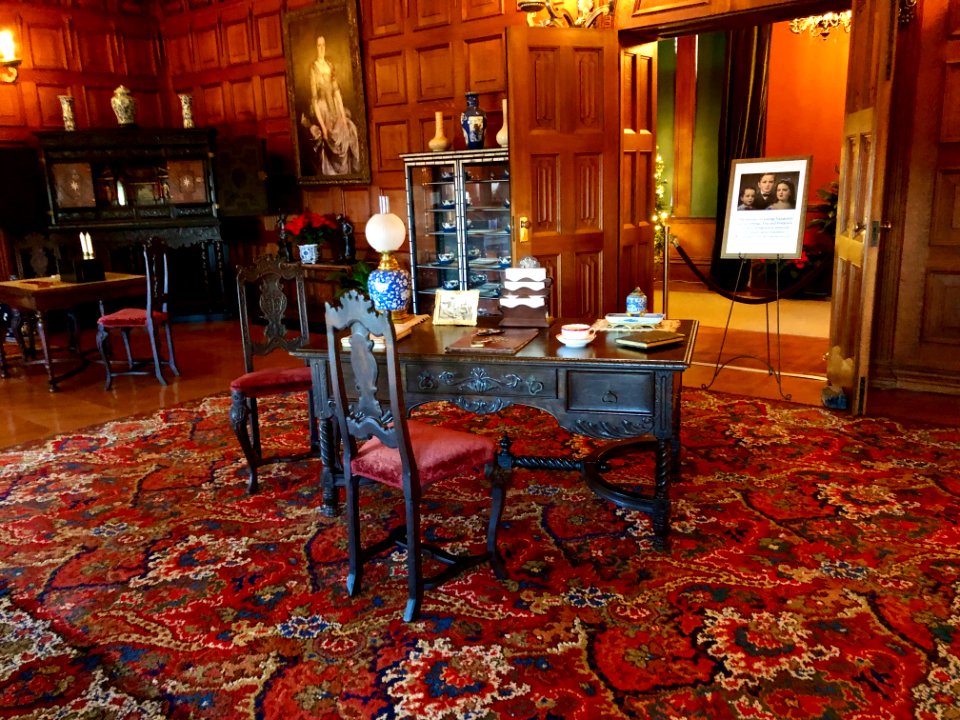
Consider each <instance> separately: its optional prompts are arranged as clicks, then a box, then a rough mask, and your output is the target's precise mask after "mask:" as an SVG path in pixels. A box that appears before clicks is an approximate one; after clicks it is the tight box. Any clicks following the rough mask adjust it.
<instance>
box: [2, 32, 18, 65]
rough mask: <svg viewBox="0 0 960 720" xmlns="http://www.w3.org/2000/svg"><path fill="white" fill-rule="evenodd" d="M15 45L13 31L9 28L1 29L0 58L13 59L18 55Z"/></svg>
mask: <svg viewBox="0 0 960 720" xmlns="http://www.w3.org/2000/svg"><path fill="white" fill-rule="evenodd" d="M15 52H16V49H15V48H14V45H13V33H12V32H11V31H9V30H3V31H0V60H13V59H14V58H15V57H16V55H15V54H14V53H15Z"/></svg>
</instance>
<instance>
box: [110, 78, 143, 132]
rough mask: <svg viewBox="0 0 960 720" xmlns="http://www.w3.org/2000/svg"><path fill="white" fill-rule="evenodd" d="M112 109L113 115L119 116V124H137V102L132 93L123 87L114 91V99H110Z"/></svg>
mask: <svg viewBox="0 0 960 720" xmlns="http://www.w3.org/2000/svg"><path fill="white" fill-rule="evenodd" d="M110 107H112V108H113V114H114V115H116V116H117V122H118V123H119V124H120V125H133V124H135V123H136V121H137V101H136V100H134V99H133V96H132V95H131V94H130V91H129V90H128V89H127V88H125V87H124V86H123V85H121V86H120V87H118V88H117V89H116V90H114V91H113V97H112V98H110Z"/></svg>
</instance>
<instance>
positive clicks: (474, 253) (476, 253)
mask: <svg viewBox="0 0 960 720" xmlns="http://www.w3.org/2000/svg"><path fill="white" fill-rule="evenodd" d="M482 254H483V251H482V250H481V249H480V248H470V249H469V250H467V257H469V258H471V259H473V260H476V259H477V258H479V257H480V255H482Z"/></svg>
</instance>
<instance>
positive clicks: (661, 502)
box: [650, 438, 680, 550]
mask: <svg viewBox="0 0 960 720" xmlns="http://www.w3.org/2000/svg"><path fill="white" fill-rule="evenodd" d="M671 444H672V443H671V442H670V441H669V440H664V439H662V438H660V439H658V440H657V454H656V469H655V478H654V489H653V501H652V503H651V505H652V509H651V513H650V516H651V517H650V519H651V522H652V524H653V547H654V548H655V549H657V550H666V549H667V532H668V530H669V528H670V478H671V465H672V462H671V460H672V459H673V458H672V454H671V447H670V446H671ZM676 444H677V445H678V446H679V444H680V443H676Z"/></svg>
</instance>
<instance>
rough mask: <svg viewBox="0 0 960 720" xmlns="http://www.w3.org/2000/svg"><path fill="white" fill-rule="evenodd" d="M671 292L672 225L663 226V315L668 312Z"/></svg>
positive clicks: (666, 315) (665, 315)
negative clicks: (668, 299) (668, 300)
mask: <svg viewBox="0 0 960 720" xmlns="http://www.w3.org/2000/svg"><path fill="white" fill-rule="evenodd" d="M669 294H670V226H669V225H664V226H663V316H664V317H665V318H669V317H670V316H669V315H668V314H667V296H668V295H669Z"/></svg>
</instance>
